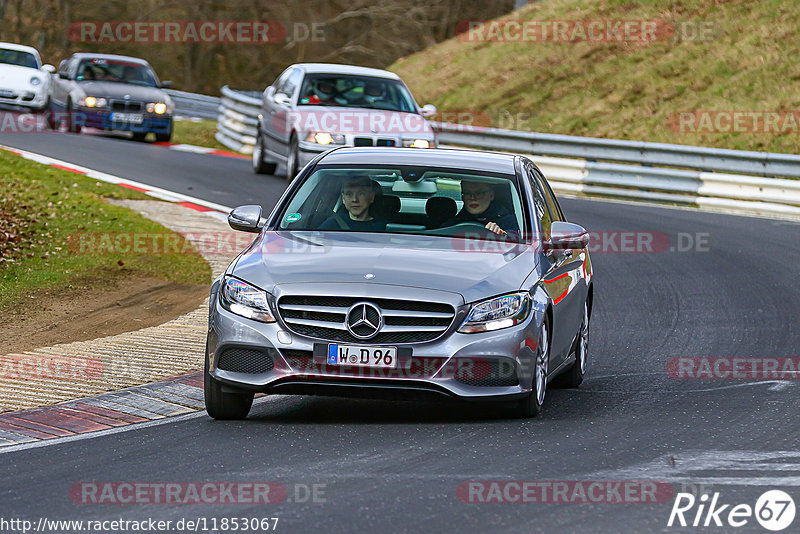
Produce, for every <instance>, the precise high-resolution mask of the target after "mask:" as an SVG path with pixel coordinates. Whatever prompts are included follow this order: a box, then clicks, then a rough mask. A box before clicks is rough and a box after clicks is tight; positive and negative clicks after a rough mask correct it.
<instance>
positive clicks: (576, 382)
mask: <svg viewBox="0 0 800 534" xmlns="http://www.w3.org/2000/svg"><path fill="white" fill-rule="evenodd" d="M588 350H589V303H588V302H584V303H583V320H582V321H581V327H580V330H578V339H576V340H575V351H574V353H575V363H573V364H572V366H571V367H570V368H569V369H568V370H567V371H565V372H564V374H563V375H562V377H563V378H562V379H561V380H560V385H563V386H564V387H568V388H576V387H578V386H580V385H581V382H583V376H584V375H585V374H586V359H587V357H588Z"/></svg>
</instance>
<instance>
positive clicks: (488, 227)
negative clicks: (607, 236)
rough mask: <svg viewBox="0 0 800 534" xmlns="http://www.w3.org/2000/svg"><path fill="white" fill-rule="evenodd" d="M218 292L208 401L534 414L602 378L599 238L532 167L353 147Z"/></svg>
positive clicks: (289, 202)
mask: <svg viewBox="0 0 800 534" xmlns="http://www.w3.org/2000/svg"><path fill="white" fill-rule="evenodd" d="M228 222H229V224H230V225H231V227H233V228H234V229H236V230H241V231H245V232H254V233H257V234H258V236H257V237H256V238H255V240H254V241H253V242H252V243H251V244H250V246H249V247H248V248H247V249H246V250H245V251H243V252H242V253H241V254H240V255H239V256H238V257H237V258H236V259H235V260H234V261H233V263H231V265H230V266H229V267H228V268H227V270H226V271H225V273H224V274H223V275H222V276H220V277H219V278H218V279H217V280H216V281H215V282H214V284H213V286H212V290H211V300H210V310H209V311H210V313H209V329H208V340H207V348H206V358H205V373H204V375H205V403H206V409H207V411H208V413H209V415H210V416H211V417H214V418H216V419H240V418H244V417H246V416H247V414H248V412H249V411H250V408H251V406H252V402H253V396H254V394H255V393H257V392H262V393H266V394H301V395H306V394H312V395H337V396H348V397H350V396H353V397H355V396H359V397H363V396H366V397H378V398H380V397H389V398H394V399H397V398H399V399H414V400H434V401H435V400H437V399H438V400H441V399H443V398H445V397H450V398H454V399H459V400H463V401H480V402H490V401H499V402H500V404H499V406H501V407H502V408H503V409H504V412H505V413H508V414H509V415H511V416H515V417H533V416H536V415H537V414H538V413H539V411H540V410H541V408H542V404H543V402H544V398H545V391H546V388H547V386H548V384H550V383H552V382H553V381H554V380H557V381H558V382H560V383H561V384H562V385H564V386H566V387H576V386H578V385H579V384H580V383H581V382H582V381H583V377H584V373H585V371H586V363H587V344H588V336H589V318H590V317H591V311H592V296H593V284H592V280H593V276H592V264H591V261H590V258H589V253H588V250H587V247H588V241H589V238H588V233H587V231H586V230H585V229H584V228H582V227H580V226H578V225H576V224H572V223H569V222H567V221H566V220H565V218H564V214H563V213H562V211H561V208H560V206H559V204H558V201H557V199H556V197H555V195H554V194H553V192H552V190H551V188H550V186H549V184H548V183H547V181H546V180H545V178H544V176H542V173H541V172H540V171H539V169H538V168H537V167H536V165H534V164H533V162H531V161H530V160H529V159H527V158H525V157H523V156H518V155H511V154H497V153H489V152H476V151H468V150H446V149H430V150H415V149H410V148H409V149H404V148H381V147H370V148H358V147H355V148H340V149H335V150H332V151H329V152H326V153H324V154H321V155H319V156H317V157H316V158H315V159H314V160H312V161H311V162H310V163H309V164H308V165H306V167H305V168H304V169H303V170H302V171H301V172H300V174H299V175H298V176H297V178H296V179H295V180H294V181H293V182H292V183H291V185H290V186H289V188H288V189H287V190H286V192H285V193H284V195H283V197H282V198H281V199H280V200H279V201H278V203H277V205H276V207H275V209H274V210H273V211H272V213H271V214H270V215H269V216H268V217H267V218H266V219H263V218H262V213H261V207H260V206H256V205H250V206H241V207H238V208H236V209H234V210H233V211H232V212H231V213H230V215H229V217H228Z"/></svg>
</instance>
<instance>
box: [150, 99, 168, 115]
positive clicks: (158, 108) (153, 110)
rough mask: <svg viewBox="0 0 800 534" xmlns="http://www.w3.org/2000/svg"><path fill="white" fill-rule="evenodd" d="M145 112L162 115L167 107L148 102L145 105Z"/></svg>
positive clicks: (162, 104) (159, 103)
mask: <svg viewBox="0 0 800 534" xmlns="http://www.w3.org/2000/svg"><path fill="white" fill-rule="evenodd" d="M147 112H148V113H156V114H157V115H163V114H164V113H166V112H167V105H166V104H165V103H164V102H150V103H148V104H147Z"/></svg>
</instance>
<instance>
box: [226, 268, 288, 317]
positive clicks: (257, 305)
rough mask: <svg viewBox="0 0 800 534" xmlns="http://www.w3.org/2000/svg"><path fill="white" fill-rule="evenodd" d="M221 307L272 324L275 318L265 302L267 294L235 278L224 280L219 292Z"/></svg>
mask: <svg viewBox="0 0 800 534" xmlns="http://www.w3.org/2000/svg"><path fill="white" fill-rule="evenodd" d="M220 296H221V299H220V302H221V304H222V307H223V308H225V309H226V310H228V311H229V312H231V313H235V314H236V315H241V316H242V317H247V318H248V319H253V320H255V321H261V322H262V323H274V322H275V316H274V315H272V310H270V308H269V303H268V302H267V293H266V291H262V290H261V289H258V288H257V287H254V286H251V285H250V284H248V283H247V282H242V281H241V280H237V279H235V278H229V277H228V278H225V279H224V280H223V281H222V290H221V291H220Z"/></svg>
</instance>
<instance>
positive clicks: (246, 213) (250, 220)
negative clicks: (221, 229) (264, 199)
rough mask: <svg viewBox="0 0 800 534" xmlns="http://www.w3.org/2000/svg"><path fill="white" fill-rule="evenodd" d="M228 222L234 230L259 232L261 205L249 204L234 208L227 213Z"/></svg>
mask: <svg viewBox="0 0 800 534" xmlns="http://www.w3.org/2000/svg"><path fill="white" fill-rule="evenodd" d="M228 224H229V225H230V227H231V228H233V229H234V230H239V231H242V232H254V233H257V232H259V231H260V230H261V206H257V205H253V204H250V205H247V206H239V207H238V208H234V209H233V211H231V212H230V214H228Z"/></svg>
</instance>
